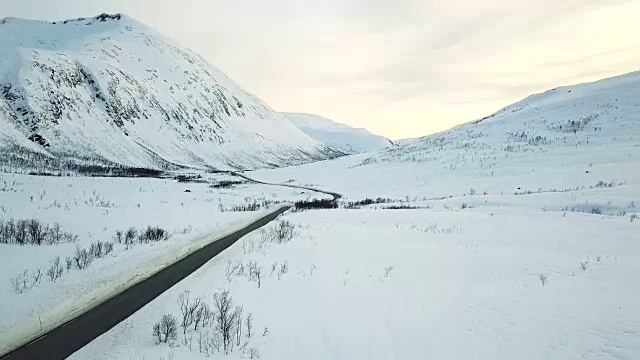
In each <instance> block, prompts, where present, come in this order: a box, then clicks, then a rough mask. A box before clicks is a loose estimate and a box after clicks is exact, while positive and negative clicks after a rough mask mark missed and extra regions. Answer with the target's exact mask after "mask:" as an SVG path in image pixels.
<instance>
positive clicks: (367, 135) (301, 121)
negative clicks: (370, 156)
mask: <svg viewBox="0 0 640 360" xmlns="http://www.w3.org/2000/svg"><path fill="white" fill-rule="evenodd" d="M281 114H282V115H283V116H284V117H285V118H286V119H288V120H289V121H291V122H292V123H294V124H295V125H296V126H297V127H298V128H300V130H302V131H303V132H304V133H305V134H307V135H309V136H311V137H312V138H314V139H316V140H318V141H320V142H322V143H324V144H326V145H328V146H330V147H331V148H333V149H336V150H339V151H342V152H344V153H347V154H355V153H361V152H365V151H371V150H379V149H381V148H384V147H387V146H390V145H392V144H393V143H392V142H391V141H390V140H389V139H387V138H385V137H383V136H379V135H376V134H373V133H371V132H370V131H368V130H367V129H361V128H353V127H351V126H348V125H345V124H340V123H337V122H335V121H333V120H330V119H327V118H324V117H322V116H318V115H313V114H303V113H281Z"/></svg>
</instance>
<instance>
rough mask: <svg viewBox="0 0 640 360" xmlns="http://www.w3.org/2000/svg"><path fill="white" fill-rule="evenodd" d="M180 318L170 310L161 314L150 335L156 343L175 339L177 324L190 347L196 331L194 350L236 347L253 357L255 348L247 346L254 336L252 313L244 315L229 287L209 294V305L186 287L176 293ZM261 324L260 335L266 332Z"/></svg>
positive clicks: (203, 351) (210, 352) (227, 350)
mask: <svg viewBox="0 0 640 360" xmlns="http://www.w3.org/2000/svg"><path fill="white" fill-rule="evenodd" d="M178 306H179V309H180V315H181V317H180V319H176V318H175V317H174V316H173V315H171V314H165V315H163V316H162V318H161V319H160V321H158V322H157V323H156V324H155V325H154V326H153V332H152V334H153V337H154V338H155V340H156V343H167V342H169V341H171V340H176V339H177V337H178V327H180V328H182V333H183V337H184V344H185V345H186V346H188V347H189V349H191V350H193V334H192V332H197V346H198V351H199V352H200V353H201V354H204V355H206V356H211V355H213V354H215V353H223V354H229V353H231V352H232V351H234V349H239V350H240V351H242V352H243V353H246V354H248V355H249V357H250V358H251V359H257V358H258V357H259V356H260V355H259V352H258V349H257V348H255V347H250V346H249V340H250V339H251V338H252V337H253V336H255V333H254V327H253V315H252V314H251V313H247V314H246V315H244V309H243V307H242V306H237V305H235V304H234V303H233V298H232V297H231V294H230V293H229V291H222V292H219V293H215V294H214V295H213V302H212V303H211V305H209V304H207V303H206V302H205V301H204V300H203V297H192V296H191V293H190V292H189V291H184V292H182V293H180V295H179V296H178ZM267 334H268V330H267V328H265V331H264V332H263V336H267Z"/></svg>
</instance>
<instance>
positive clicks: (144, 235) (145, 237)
mask: <svg viewBox="0 0 640 360" xmlns="http://www.w3.org/2000/svg"><path fill="white" fill-rule="evenodd" d="M167 239H169V232H168V231H167V230H165V229H162V228H160V227H157V226H153V227H152V226H147V228H146V229H144V230H143V231H141V232H140V235H138V241H139V242H140V243H145V244H148V243H150V242H157V241H160V240H167Z"/></svg>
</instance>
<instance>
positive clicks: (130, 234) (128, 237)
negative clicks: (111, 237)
mask: <svg viewBox="0 0 640 360" xmlns="http://www.w3.org/2000/svg"><path fill="white" fill-rule="evenodd" d="M137 235H138V230H136V229H135V228H133V227H131V228H129V229H127V231H126V232H125V234H124V244H125V245H126V246H127V249H128V248H129V247H130V246H132V245H133V243H134V241H135V239H136V236H137Z"/></svg>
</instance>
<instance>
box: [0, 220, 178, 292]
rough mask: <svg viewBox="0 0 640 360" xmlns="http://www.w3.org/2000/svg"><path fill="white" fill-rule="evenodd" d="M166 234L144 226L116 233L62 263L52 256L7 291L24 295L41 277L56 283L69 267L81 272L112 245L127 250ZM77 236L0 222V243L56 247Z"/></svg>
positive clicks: (32, 224) (29, 223)
mask: <svg viewBox="0 0 640 360" xmlns="http://www.w3.org/2000/svg"><path fill="white" fill-rule="evenodd" d="M168 238H169V232H168V231H167V230H165V229H162V228H160V227H153V226H147V227H146V228H144V229H142V230H140V231H138V230H136V229H135V228H130V229H128V230H126V231H116V235H115V236H114V241H113V242H111V241H100V240H99V241H96V242H93V243H91V244H89V246H88V247H86V248H83V247H80V246H76V250H75V252H74V253H73V255H71V256H66V257H65V259H64V263H63V261H62V259H61V258H60V256H57V257H55V258H54V259H52V260H51V261H50V262H49V265H48V266H46V267H38V268H36V269H35V270H33V271H29V270H28V269H27V270H24V271H23V272H22V273H20V274H18V275H17V276H16V277H14V278H13V279H11V289H12V290H13V291H14V292H15V293H18V294H21V293H23V292H25V291H26V290H29V289H31V288H33V287H34V286H36V285H37V284H39V283H40V282H41V281H42V278H43V275H46V277H47V278H48V279H49V280H50V281H51V282H56V281H57V280H58V279H59V278H60V277H62V275H63V274H64V270H66V271H67V272H69V271H71V270H72V269H73V268H76V269H78V270H84V269H86V268H88V267H89V266H90V265H91V264H92V263H93V262H94V261H95V260H96V259H100V258H103V257H105V256H107V255H109V254H110V253H111V252H113V250H114V247H115V244H116V243H118V244H124V245H125V249H129V248H131V246H133V244H148V243H151V242H157V241H161V240H166V239H168ZM77 239H78V236H76V235H73V234H71V233H68V232H64V231H62V230H61V228H60V225H59V224H58V223H55V224H53V225H52V226H49V225H46V224H42V223H41V222H40V221H38V220H18V221H15V220H13V219H10V220H9V221H6V222H4V221H3V220H2V219H0V243H10V244H13V243H16V244H36V245H42V244H57V243H59V242H63V241H67V242H75V241H76V240H77Z"/></svg>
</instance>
